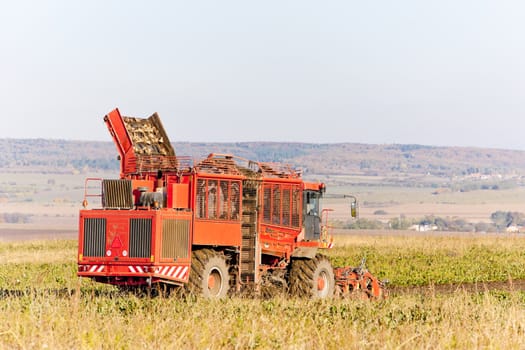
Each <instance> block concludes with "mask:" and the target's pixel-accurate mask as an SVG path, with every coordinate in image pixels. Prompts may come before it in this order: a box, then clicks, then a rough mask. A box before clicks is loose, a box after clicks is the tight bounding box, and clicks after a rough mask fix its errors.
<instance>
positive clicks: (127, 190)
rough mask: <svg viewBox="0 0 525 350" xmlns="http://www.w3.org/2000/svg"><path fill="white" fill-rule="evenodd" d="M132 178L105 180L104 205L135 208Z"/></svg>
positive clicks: (113, 207)
mask: <svg viewBox="0 0 525 350" xmlns="http://www.w3.org/2000/svg"><path fill="white" fill-rule="evenodd" d="M131 187H132V186H131V181H130V180H104V181H102V188H103V191H104V196H103V205H104V208H108V209H133V204H134V203H133V191H132V188H131Z"/></svg>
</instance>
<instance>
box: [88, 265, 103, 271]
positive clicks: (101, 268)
mask: <svg viewBox="0 0 525 350" xmlns="http://www.w3.org/2000/svg"><path fill="white" fill-rule="evenodd" d="M104 268H105V266H104V265H100V266H98V265H91V267H90V268H89V272H91V273H93V272H98V273H100V272H102V271H104Z"/></svg>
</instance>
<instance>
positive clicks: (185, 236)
mask: <svg viewBox="0 0 525 350" xmlns="http://www.w3.org/2000/svg"><path fill="white" fill-rule="evenodd" d="M189 241H190V221H189V220H164V222H163V223H162V258H163V259H176V258H188V257H189V254H188V253H189V252H188V250H189V249H188V247H189Z"/></svg>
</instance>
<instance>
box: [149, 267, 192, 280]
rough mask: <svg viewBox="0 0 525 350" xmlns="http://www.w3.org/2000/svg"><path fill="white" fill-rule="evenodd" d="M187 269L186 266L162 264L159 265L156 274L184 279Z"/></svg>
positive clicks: (187, 272)
mask: <svg viewBox="0 0 525 350" xmlns="http://www.w3.org/2000/svg"><path fill="white" fill-rule="evenodd" d="M189 271H190V269H189V267H188V266H164V267H161V268H160V270H158V271H157V273H156V274H157V275H161V276H163V277H168V278H176V279H179V280H184V279H186V278H187V276H188V274H189Z"/></svg>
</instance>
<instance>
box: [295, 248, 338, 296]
mask: <svg viewBox="0 0 525 350" xmlns="http://www.w3.org/2000/svg"><path fill="white" fill-rule="evenodd" d="M289 285H290V292H291V293H292V295H296V296H299V297H306V298H312V299H325V298H331V297H333V296H334V291H335V278H334V269H333V268H332V264H331V263H330V261H329V260H328V258H327V257H325V256H323V255H317V256H316V257H315V258H314V259H295V260H293V261H292V266H291V269H290V274H289Z"/></svg>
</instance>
